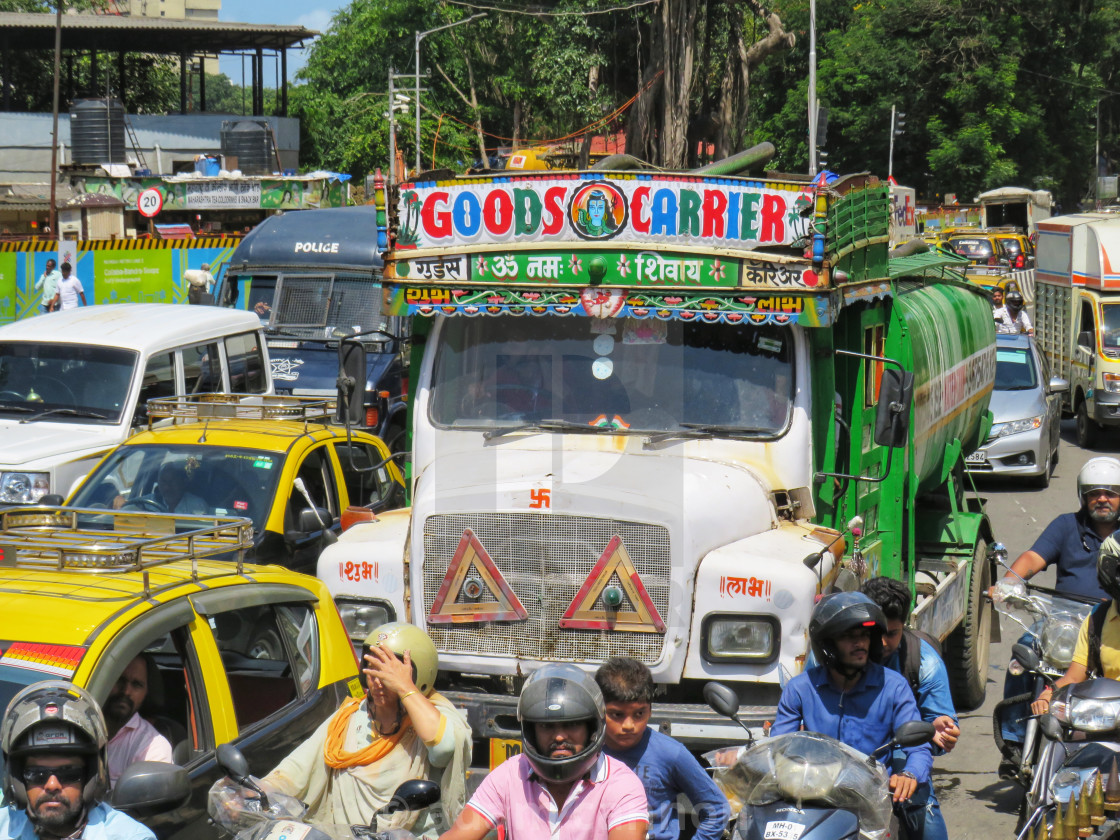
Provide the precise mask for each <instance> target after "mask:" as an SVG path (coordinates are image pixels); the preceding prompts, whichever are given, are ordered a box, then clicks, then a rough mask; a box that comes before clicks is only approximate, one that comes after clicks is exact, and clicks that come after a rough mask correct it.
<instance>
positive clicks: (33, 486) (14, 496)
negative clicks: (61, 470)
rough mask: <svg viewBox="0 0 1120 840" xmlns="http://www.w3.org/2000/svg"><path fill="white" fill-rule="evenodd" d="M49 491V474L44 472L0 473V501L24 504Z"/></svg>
mask: <svg viewBox="0 0 1120 840" xmlns="http://www.w3.org/2000/svg"><path fill="white" fill-rule="evenodd" d="M49 492H51V474H50V473H45V472H5V473H0V502H6V503H7V504H16V505H26V504H32V503H34V502H37V501H39V500H40V499H41V498H43V496H45V495H47V494H48V493H49Z"/></svg>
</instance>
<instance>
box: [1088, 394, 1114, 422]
mask: <svg viewBox="0 0 1120 840" xmlns="http://www.w3.org/2000/svg"><path fill="white" fill-rule="evenodd" d="M1093 419H1094V420H1096V421H1097V422H1098V423H1100V424H1101V425H1102V426H1120V394H1114V393H1111V392H1110V391H1094V392H1093Z"/></svg>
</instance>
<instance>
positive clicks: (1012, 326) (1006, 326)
mask: <svg viewBox="0 0 1120 840" xmlns="http://www.w3.org/2000/svg"><path fill="white" fill-rule="evenodd" d="M1006 300H1007V302H1006V303H1005V304H1004V305H1003V306H1001V307H998V308H996V309H994V310H993V311H992V317H993V318H995V319H996V332H997V333H1013V334H1018V333H1026V334H1027V335H1034V325H1032V324H1031V318H1030V316H1029V315H1028V314H1027V310H1026V309H1024V308H1023V296H1022V295H1021V294H1019V293H1018V292H1015V291H1011V292H1008V293H1007V299H1006Z"/></svg>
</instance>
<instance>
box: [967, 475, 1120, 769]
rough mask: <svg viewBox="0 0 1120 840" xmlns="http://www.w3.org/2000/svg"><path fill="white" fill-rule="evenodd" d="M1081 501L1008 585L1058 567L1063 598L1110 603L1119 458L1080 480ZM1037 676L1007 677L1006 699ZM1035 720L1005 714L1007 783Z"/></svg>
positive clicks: (1009, 710) (1021, 713) (1023, 713)
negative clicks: (1100, 562)
mask: <svg viewBox="0 0 1120 840" xmlns="http://www.w3.org/2000/svg"><path fill="white" fill-rule="evenodd" d="M1077 498H1078V500H1079V501H1080V502H1081V508H1080V510H1078V511H1077V512H1076V513H1063V514H1061V515H1060V516H1058V517H1057V518H1056V519H1055V520H1054V521H1053V522H1051V523H1050V524H1049V525H1047V526H1046V530H1044V531H1043V532H1042V535H1041V536H1040V537H1039V538H1038V539H1037V540H1035V543H1034V545H1032V546H1031V547H1030V548H1029V549H1027V550H1026V551H1024V552H1023V553H1022V554H1020V555H1019V557H1018V558H1017V559H1016V560H1015V562H1014V563H1012V564H1011V570H1010V571H1009V572H1008V573H1007V574H1006V575H1004V577H1003V580H1002V581H1001V583H1002V584H1017V583H1019V582H1020V581H1025V580H1030V579H1031V578H1032V577H1034V576H1035V575H1036V574H1038V573H1039V572H1041V571H1042V570H1043V569H1046V568H1048V567H1050V566H1057V582H1056V584H1055V586H1054V588H1055V589H1056V590H1057V591H1058V592H1068V593H1069V594H1071V595H1081V596H1084V597H1088V598H1100V599H1101V600H1102V601H1103V600H1105V599H1107V598H1108V593H1106V592H1105V591H1104V589H1102V588H1101V585H1100V583H1099V582H1098V581H1097V554H1098V553H1099V552H1100V548H1101V543H1102V542H1103V541H1104V540H1105V539H1106V538H1107V537H1109V536H1110V535H1111V534H1112V532H1113V531H1115V530H1116V527H1117V520H1118V519H1120V461H1117V460H1116V459H1115V458H1091V459H1090V460H1088V461H1086V462H1085V466H1083V467H1082V468H1081V472H1079V473H1078V474H1077ZM988 594H989V596H991V597H993V598H999V597H1000V595H999V585H997V586H993V587H992V588H991V589H990V590H989V592H988ZM1019 642H1020V643H1021V644H1025V645H1032V644H1034V642H1035V639H1034V638H1033V637H1032V636H1031V635H1030V634H1029V633H1027V634H1025V635H1024V636H1022V637H1021V638H1020V639H1019ZM1033 682H1034V676H1033V675H1032V674H1030V673H1027V672H1023V673H1021V674H1019V675H1014V674H1012V673H1011V672H1010V671H1008V673H1007V674H1006V676H1005V677H1004V682H1003V696H1004V698H1008V697H1015V696H1016V695H1020V694H1026V693H1030V692H1031V690H1032V686H1033ZM1029 714H1030V712H1029V710H1028V708H1027V703H1020V704H1016V705H1013V706H1006V707H1005V708H1004V709H1003V710H1002V717H1003V722H1002V725H1001V727H1000V730H1001V732H1002V735H1003V740H1004V757H1003V760H1002V761H1000V765H999V773H1000V776H1003V777H1004V778H1014V777H1015V773H1016V771H1017V770H1018V767H1019V761H1020V758H1021V756H1020V750H1021V749H1022V745H1023V738H1024V735H1025V731H1026V718H1027V716H1028V715H1029Z"/></svg>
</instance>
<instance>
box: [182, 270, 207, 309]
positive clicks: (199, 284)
mask: <svg viewBox="0 0 1120 840" xmlns="http://www.w3.org/2000/svg"><path fill="white" fill-rule="evenodd" d="M183 279H184V280H186V281H187V284H188V288H187V303H202V296H203V295H204V294H207V295H208V294H210V292H211V289H213V288H214V275H212V274H211V273H210V263H203V264H202V268H188V269H187V270H186V271H184V272H183Z"/></svg>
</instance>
